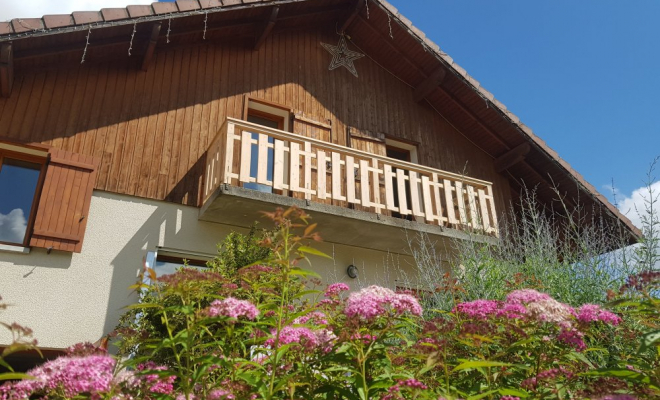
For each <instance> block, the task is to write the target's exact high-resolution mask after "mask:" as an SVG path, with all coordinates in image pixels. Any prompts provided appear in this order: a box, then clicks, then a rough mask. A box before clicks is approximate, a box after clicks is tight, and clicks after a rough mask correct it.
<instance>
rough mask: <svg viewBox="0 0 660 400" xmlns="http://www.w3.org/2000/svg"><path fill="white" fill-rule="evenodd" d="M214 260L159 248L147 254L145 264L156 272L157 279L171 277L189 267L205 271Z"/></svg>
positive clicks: (201, 255) (208, 257)
mask: <svg viewBox="0 0 660 400" xmlns="http://www.w3.org/2000/svg"><path fill="white" fill-rule="evenodd" d="M211 259H213V257H212V256H210V255H206V254H198V253H190V252H186V251H181V250H173V249H166V248H159V249H158V250H156V251H150V252H148V253H147V257H146V259H145V264H146V266H147V267H149V268H151V269H153V270H154V272H155V273H156V276H157V277H160V276H163V275H169V274H173V273H175V272H176V270H177V269H179V268H181V267H183V266H184V265H187V266H188V267H189V268H195V269H204V268H206V263H207V262H208V261H209V260H211Z"/></svg>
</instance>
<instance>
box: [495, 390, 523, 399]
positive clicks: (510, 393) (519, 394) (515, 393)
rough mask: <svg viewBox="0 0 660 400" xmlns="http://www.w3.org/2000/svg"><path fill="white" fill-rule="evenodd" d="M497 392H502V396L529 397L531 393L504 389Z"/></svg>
mask: <svg viewBox="0 0 660 400" xmlns="http://www.w3.org/2000/svg"><path fill="white" fill-rule="evenodd" d="M497 391H498V392H500V394H501V395H502V396H516V397H529V393H527V392H525V391H524V390H520V389H513V388H502V389H497Z"/></svg>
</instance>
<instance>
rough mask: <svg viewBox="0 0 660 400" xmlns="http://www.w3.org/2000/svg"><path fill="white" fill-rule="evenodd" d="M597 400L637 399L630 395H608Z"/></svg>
mask: <svg viewBox="0 0 660 400" xmlns="http://www.w3.org/2000/svg"><path fill="white" fill-rule="evenodd" d="M597 400H637V397H635V396H632V395H630V394H608V395H605V396H603V397H599V398H598V399H597Z"/></svg>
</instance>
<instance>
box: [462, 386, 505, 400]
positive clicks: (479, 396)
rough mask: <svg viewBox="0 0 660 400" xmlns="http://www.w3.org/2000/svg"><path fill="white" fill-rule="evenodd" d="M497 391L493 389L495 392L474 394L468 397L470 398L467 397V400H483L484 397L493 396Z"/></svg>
mask: <svg viewBox="0 0 660 400" xmlns="http://www.w3.org/2000/svg"><path fill="white" fill-rule="evenodd" d="M498 391H499V390H498V389H495V390H489V391H487V392H483V393H479V394H475V395H474V396H470V397H468V398H467V400H479V399H483V398H484V397H486V396H490V395H491V394H493V393H497V392H498Z"/></svg>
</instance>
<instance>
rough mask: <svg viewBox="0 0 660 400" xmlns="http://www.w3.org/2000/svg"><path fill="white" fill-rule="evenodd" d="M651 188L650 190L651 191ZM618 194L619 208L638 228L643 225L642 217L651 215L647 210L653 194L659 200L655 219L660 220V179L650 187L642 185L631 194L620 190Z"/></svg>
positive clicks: (655, 210) (655, 208) (655, 206)
mask: <svg viewBox="0 0 660 400" xmlns="http://www.w3.org/2000/svg"><path fill="white" fill-rule="evenodd" d="M649 189H650V192H649ZM616 194H617V203H618V206H619V210H620V211H621V212H622V213H623V214H624V215H625V216H627V217H628V218H630V220H631V221H632V223H633V224H635V226H637V227H638V228H641V227H642V217H643V216H645V215H646V216H647V217H650V216H649V215H647V214H648V212H647V210H646V205H647V202H648V201H650V200H651V198H652V196H653V197H654V198H655V199H657V200H658V201H657V202H656V203H655V204H654V214H655V219H656V220H660V181H657V182H654V183H652V184H651V185H650V188H649V187H641V188H638V189H635V190H633V192H632V193H631V194H630V196H626V195H622V194H621V193H620V192H618V191H617V192H616Z"/></svg>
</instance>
